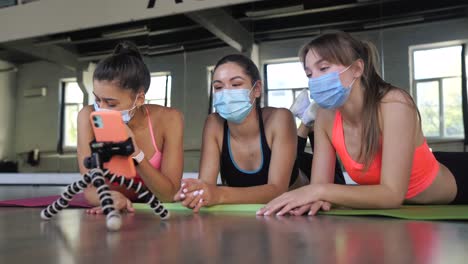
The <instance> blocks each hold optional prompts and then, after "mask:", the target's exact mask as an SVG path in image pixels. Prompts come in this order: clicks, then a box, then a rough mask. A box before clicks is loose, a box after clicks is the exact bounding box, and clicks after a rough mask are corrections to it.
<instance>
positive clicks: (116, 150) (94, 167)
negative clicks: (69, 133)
mask: <svg viewBox="0 0 468 264" xmlns="http://www.w3.org/2000/svg"><path fill="white" fill-rule="evenodd" d="M90 147H91V156H90V157H86V158H85V160H84V165H85V167H86V168H88V169H89V171H88V172H87V173H86V174H85V175H83V178H82V179H81V180H78V181H76V182H74V183H72V184H70V185H68V186H67V188H66V190H65V191H64V192H63V193H62V195H61V196H60V198H59V199H57V200H56V201H55V202H53V203H52V204H50V205H49V206H47V208H45V209H44V210H42V211H41V218H42V219H44V220H49V219H51V218H52V217H53V216H54V215H56V214H58V213H59V212H60V211H61V210H63V209H65V208H67V207H68V204H69V202H70V201H71V200H72V199H73V196H74V195H76V194H77V193H79V192H81V191H82V190H84V189H85V188H86V187H88V185H90V184H93V185H94V187H96V191H97V194H98V196H99V201H100V203H101V207H102V211H103V213H104V214H105V215H106V226H107V228H108V229H109V230H119V229H120V227H121V225H122V219H121V216H120V213H119V211H118V210H116V209H115V208H114V201H113V200H112V196H111V194H110V191H109V187H108V186H107V184H106V182H105V179H107V180H109V182H110V183H111V184H112V183H114V182H115V183H118V184H119V185H120V186H126V187H127V190H129V189H133V190H134V191H135V192H136V193H137V194H138V200H140V201H142V202H144V203H147V204H149V205H150V207H151V209H152V210H153V212H154V213H155V214H156V215H159V216H160V217H161V219H163V220H164V219H167V218H169V211H167V209H165V208H164V206H163V205H162V203H161V202H160V201H159V200H158V198H156V196H154V194H152V193H151V191H150V190H148V189H147V188H146V187H145V186H143V184H142V182H138V183H136V182H134V181H133V179H131V178H130V179H128V178H125V177H124V176H118V175H115V174H112V173H110V172H109V170H107V169H104V168H103V164H104V163H105V162H108V161H109V160H110V159H111V158H112V156H114V155H122V156H129V155H131V154H132V153H133V151H134V149H133V143H132V140H131V138H128V139H127V140H126V141H124V142H119V143H109V142H96V141H92V142H91V143H90Z"/></svg>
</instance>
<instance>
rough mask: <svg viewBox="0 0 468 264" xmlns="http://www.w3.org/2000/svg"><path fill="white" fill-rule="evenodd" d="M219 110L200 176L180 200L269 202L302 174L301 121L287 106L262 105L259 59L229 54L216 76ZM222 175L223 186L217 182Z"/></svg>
mask: <svg viewBox="0 0 468 264" xmlns="http://www.w3.org/2000/svg"><path fill="white" fill-rule="evenodd" d="M212 84H213V89H214V98H213V99H214V100H213V104H214V106H215V108H216V113H213V114H211V115H209V116H208V118H207V120H206V122H205V127H204V131H203V143H202V151H201V161H200V174H199V179H198V180H197V179H185V180H183V182H182V185H181V189H180V190H179V192H178V193H177V194H176V195H175V197H174V199H175V200H176V201H177V200H179V201H182V204H183V205H184V206H187V207H189V208H193V209H194V211H195V212H196V211H198V210H199V209H200V207H202V206H210V205H215V204H232V203H238V204H239V203H266V202H268V201H270V200H271V199H273V198H274V197H277V196H278V195H280V194H282V193H283V192H285V191H287V190H288V184H290V183H292V180H291V175H293V179H295V178H296V176H297V169H295V166H294V162H295V159H296V145H297V140H296V125H295V122H294V118H293V116H292V114H291V112H289V111H288V110H287V109H280V108H273V107H265V108H260V96H261V90H262V81H261V80H260V74H259V71H258V68H257V67H256V66H255V64H254V63H253V62H252V61H251V60H250V59H249V58H247V57H245V56H243V55H228V56H226V57H224V58H222V59H221V60H220V61H219V62H218V63H217V64H216V66H215V69H214V75H213V83H212ZM218 174H221V178H222V181H223V186H217V185H216V181H217V178H218Z"/></svg>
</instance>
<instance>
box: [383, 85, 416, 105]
mask: <svg viewBox="0 0 468 264" xmlns="http://www.w3.org/2000/svg"><path fill="white" fill-rule="evenodd" d="M381 102H382V104H388V103H390V104H392V103H400V104H405V105H408V106H414V101H413V99H412V98H411V95H410V94H409V93H408V92H406V91H405V90H403V89H401V88H397V87H393V89H391V90H390V91H388V92H387V93H386V94H385V95H384V96H383V98H382V101H381Z"/></svg>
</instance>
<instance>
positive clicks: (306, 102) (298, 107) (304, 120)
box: [289, 89, 346, 184]
mask: <svg viewBox="0 0 468 264" xmlns="http://www.w3.org/2000/svg"><path fill="white" fill-rule="evenodd" d="M317 109H318V105H317V104H316V103H315V102H314V101H311V100H310V99H309V91H308V90H307V89H304V90H303V91H302V92H300V93H299V95H298V96H297V97H296V99H295V100H294V103H293V104H292V105H291V108H290V109H289V110H290V111H291V112H292V113H293V115H294V116H295V117H297V118H299V119H300V120H301V124H300V125H299V127H298V129H297V157H296V166H297V167H298V168H299V170H300V172H302V173H301V175H305V177H307V180H308V181H310V179H311V176H312V175H311V171H312V158H313V151H314V121H315V115H316V112H317ZM307 138H308V139H309V141H310V148H311V150H312V153H309V152H306V151H305V148H306V145H307ZM312 177H313V176H312ZM334 183H337V184H346V182H345V179H344V176H343V171H342V170H341V165H340V163H339V162H338V160H337V161H336V163H335V176H334Z"/></svg>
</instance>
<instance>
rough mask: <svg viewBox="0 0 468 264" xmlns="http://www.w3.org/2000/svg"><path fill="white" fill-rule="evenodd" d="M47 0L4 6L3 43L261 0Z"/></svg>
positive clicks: (0, 21)
mask: <svg viewBox="0 0 468 264" xmlns="http://www.w3.org/2000/svg"><path fill="white" fill-rule="evenodd" d="M148 1H149V0H133V1H128V0H99V1H96V0H80V1H76V0H47V1H34V2H31V3H28V4H24V5H18V6H11V7H6V8H1V9H0V32H1V34H0V43H1V42H7V41H13V40H19V39H28V38H32V37H38V36H44V35H53V34H57V33H64V32H71V31H76V30H83V29H89V28H96V27H102V26H108V25H114V24H120V23H127V22H132V21H142V20H146V19H151V18H156V17H165V16H170V15H176V14H184V13H186V12H191V11H196V10H203V9H208V8H218V7H223V6H227V5H236V4H244V3H249V2H255V1H259V0H229V1H219V0H183V1H181V0H165V1H152V2H154V3H155V4H154V5H152V6H148Z"/></svg>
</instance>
